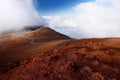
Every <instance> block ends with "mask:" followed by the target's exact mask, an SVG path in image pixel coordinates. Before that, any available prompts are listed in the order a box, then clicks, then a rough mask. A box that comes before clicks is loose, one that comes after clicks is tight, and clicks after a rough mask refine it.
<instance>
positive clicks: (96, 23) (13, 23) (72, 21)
mask: <svg viewBox="0 0 120 80" xmlns="http://www.w3.org/2000/svg"><path fill="white" fill-rule="evenodd" d="M36 8H37V9H36ZM11 19H12V20H11ZM119 23H120V0H0V33H2V32H4V31H9V30H20V29H22V28H24V27H25V26H29V25H31V26H34V25H44V26H47V27H50V28H52V29H54V30H56V31H58V32H60V33H63V34H65V35H68V36H70V37H73V38H89V37H90V38H91V37H120V24H119Z"/></svg>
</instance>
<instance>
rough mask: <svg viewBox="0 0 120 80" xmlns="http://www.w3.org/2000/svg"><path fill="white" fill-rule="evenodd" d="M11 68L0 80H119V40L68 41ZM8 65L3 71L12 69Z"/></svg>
mask: <svg viewBox="0 0 120 80" xmlns="http://www.w3.org/2000/svg"><path fill="white" fill-rule="evenodd" d="M63 44H64V45H65V46H64V47H62V48H59V49H52V50H49V51H46V52H43V53H37V54H35V55H33V56H31V57H30V58H26V59H24V60H21V61H19V62H16V63H14V62H13V63H12V65H15V64H18V66H17V67H15V68H14V69H11V70H10V71H8V72H6V73H4V74H2V75H1V76H0V79H1V80H19V79H20V80H120V39H117V38H107V39H82V40H69V41H67V42H64V43H62V44H61V45H63ZM12 65H9V66H7V67H6V68H8V69H9V68H10V67H12Z"/></svg>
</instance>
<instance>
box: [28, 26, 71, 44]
mask: <svg viewBox="0 0 120 80" xmlns="http://www.w3.org/2000/svg"><path fill="white" fill-rule="evenodd" d="M26 37H27V38H29V39H34V40H37V41H43V42H45V41H52V40H61V39H70V37H68V36H66V35H63V34H61V33H59V32H56V31H55V30H53V29H51V28H49V27H43V26H42V27H40V28H38V29H36V30H32V31H31V30H30V31H28V33H27V34H26Z"/></svg>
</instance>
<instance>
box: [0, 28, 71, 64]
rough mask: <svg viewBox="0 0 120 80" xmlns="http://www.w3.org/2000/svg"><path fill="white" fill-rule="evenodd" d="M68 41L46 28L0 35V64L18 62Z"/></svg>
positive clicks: (63, 36) (66, 38) (61, 35)
mask: <svg viewBox="0 0 120 80" xmlns="http://www.w3.org/2000/svg"><path fill="white" fill-rule="evenodd" d="M68 39H70V38H69V37H67V36H65V35H63V34H60V33H58V32H56V31H54V30H52V29H50V28H48V27H40V28H39V29H36V30H27V31H26V30H25V31H20V32H16V33H9V34H8V33H7V34H3V35H0V63H8V62H10V61H16V60H20V59H22V58H26V57H29V56H31V55H33V54H35V53H38V52H44V51H47V50H50V49H52V48H56V47H57V45H59V44H60V43H63V42H65V41H67V40H68ZM58 47H60V46H58ZM1 65H3V64H1Z"/></svg>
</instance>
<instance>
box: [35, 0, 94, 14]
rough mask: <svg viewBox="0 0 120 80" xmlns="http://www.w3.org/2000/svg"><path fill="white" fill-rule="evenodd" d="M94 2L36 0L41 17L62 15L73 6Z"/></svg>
mask: <svg viewBox="0 0 120 80" xmlns="http://www.w3.org/2000/svg"><path fill="white" fill-rule="evenodd" d="M88 1H93V0H36V2H35V3H36V8H37V10H38V11H39V12H40V14H41V15H55V14H62V13H64V12H67V11H69V10H70V9H71V8H72V7H73V6H75V5H77V4H80V3H83V2H88Z"/></svg>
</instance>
